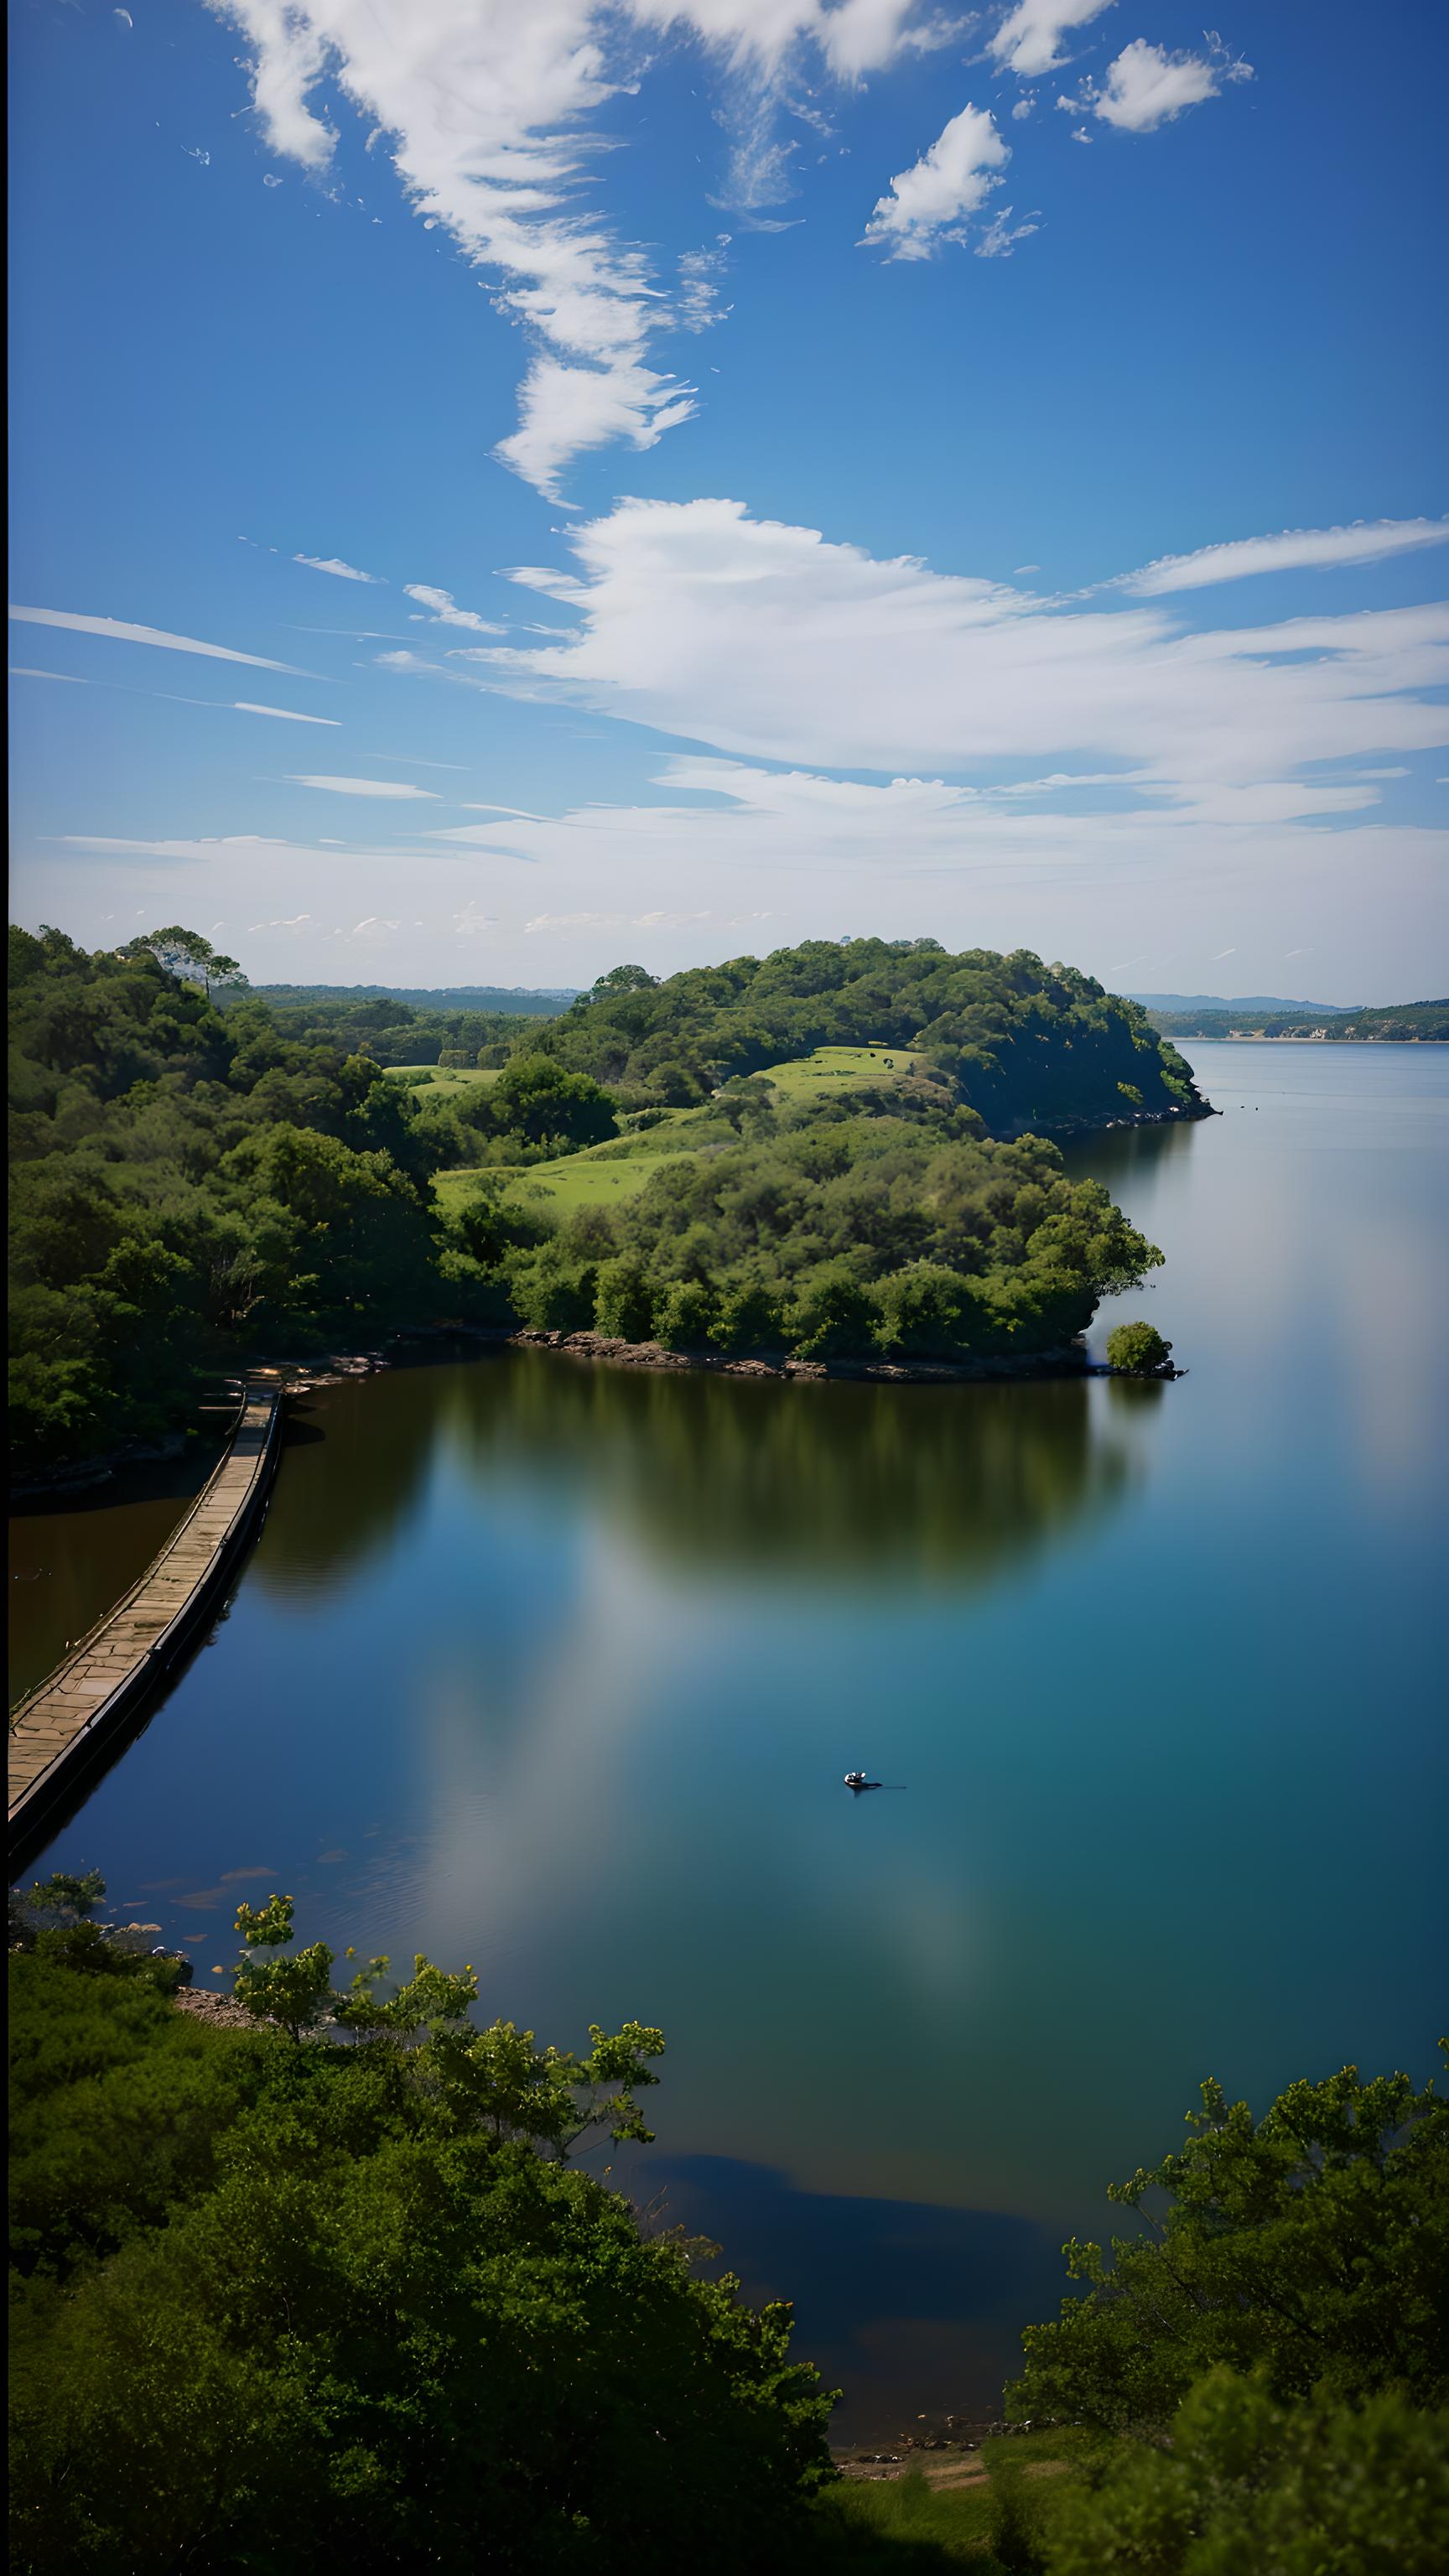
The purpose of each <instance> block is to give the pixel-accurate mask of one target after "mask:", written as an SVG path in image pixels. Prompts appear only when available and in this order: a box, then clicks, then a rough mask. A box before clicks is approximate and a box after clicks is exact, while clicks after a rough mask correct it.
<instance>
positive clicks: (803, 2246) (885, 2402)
mask: <svg viewBox="0 0 1449 2576" xmlns="http://www.w3.org/2000/svg"><path fill="white" fill-rule="evenodd" d="M616 2178H617V2177H616ZM625 2188H626V2189H627V2190H628V2191H629V2193H630V2196H631V2197H632V2198H633V2199H634V2201H635V2202H636V2205H640V2206H642V2207H644V2208H645V2209H646V2210H647V2211H648V2212H649V2219H648V2220H646V2224H647V2223H650V2222H651V2221H652V2222H654V2223H657V2224H659V2225H662V2226H669V2225H681V2224H682V2225H683V2226H685V2227H686V2228H687V2229H688V2230H689V2231H690V2233H691V2234H699V2235H703V2236H707V2237H710V2238H712V2239H713V2240H714V2241H715V2242H716V2243H717V2244H722V2245H724V2246H725V2247H726V2248H733V2249H735V2252H734V2254H733V2256H732V2257H731V2258H730V2260H731V2267H732V2268H733V2269H735V2270H740V2268H741V2267H740V2259H739V2249H741V2248H744V2249H745V2251H744V2256H743V2271H742V2275H741V2277H742V2284H743V2287H744V2290H745V2294H746V2296H747V2297H749V2298H751V2299H763V2298H787V2299H790V2300H793V2302H794V2306H795V2350H796V2352H797V2353H798V2354H799V2355H800V2357H801V2358H802V2359H808V2360H811V2361H813V2362H815V2363H816V2364H817V2366H818V2367H819V2369H820V2370H821V2371H822V2373H823V2374H824V2377H825V2380H826V2383H827V2385H831V2386H834V2385H838V2384H839V2383H840V2382H841V2381H844V2383H845V2386H846V2390H847V2396H846V2402H845V2404H844V2406H843V2407H842V2408H841V2409H840V2410H839V2411H838V2413H837V2414H836V2416H835V2417H834V2419H833V2423H832V2435H833V2438H834V2439H835V2440H837V2441H844V2442H851V2441H857V2440H866V2439H873V2438H875V2437H876V2436H878V2435H881V2436H886V2437H888V2436H889V2434H890V2432H891V2431H892V2429H895V2428H899V2426H900V2425H901V2424H902V2423H907V2422H909V2421H910V2419H911V2418H912V2417H914V2416H916V2415H917V2414H920V2413H924V2412H932V2413H934V2412H936V2411H938V2410H940V2409H942V2408H943V2407H953V2408H956V2409H958V2410H960V2411H961V2412H963V2413H970V2412H974V2411H976V2410H978V2409H979V2410H980V2411H981V2412H982V2413H990V2414H994V2413H995V2412H996V2409H997V2407H998V2406H999V2404H1000V2399H1001V2384H1002V2381H1003V2379H1004V2378H1005V2377H1006V2375H1007V2374H1008V2372H1011V2371H1014V2370H1016V2369H1017V2368H1018V2367H1019V2366H1020V2361H1021V2322H1020V2321H1021V2319H1022V2317H1023V2316H1041V2317H1048V2316H1051V2315H1053V2314H1054V2313H1055V2310H1056V2306H1057V2302H1058V2300H1059V2298H1060V2296H1061V2292H1062V2286H1063V2281H1062V2260H1061V2253H1060V2250H1059V2247H1058V2245H1057V2242H1056V2238H1055V2234H1054V2232H1053V2231H1052V2230H1051V2229H1048V2228H1042V2227H1039V2226H1036V2225H1034V2224H1033V2223H1032V2221H1031V2220H1029V2219H1024V2218H1017V2217H1014V2216H1012V2215H1010V2214H1009V2213H1006V2212H1002V2211H999V2210H981V2209H953V2208H949V2207H942V2206H941V2205H939V2204H938V2203H935V2202H932V2201H914V2200H877V2199H870V2198H866V2197H863V2196H861V2195H859V2194H856V2193H847V2192H812V2191H802V2190H801V2189H800V2188H799V2187H798V2186H797V2185H796V2184H794V2183H793V2182H792V2181H791V2180H790V2178H789V2177H788V2176H787V2175H785V2174H782V2173H777V2172H775V2171H773V2170H772V2169H771V2168H770V2167H769V2166H768V2165H756V2164H748V2163H746V2162H744V2161H743V2160H742V2159H739V2158H736V2157H732V2156H669V2155H660V2154H655V2155H651V2156H649V2157H647V2158H643V2157H641V2158H640V2159H639V2160H638V2163H637V2165H636V2166H635V2168H634V2169H633V2170H632V2171H630V2172H629V2174H628V2175H627V2177H626V2178H625Z"/></svg>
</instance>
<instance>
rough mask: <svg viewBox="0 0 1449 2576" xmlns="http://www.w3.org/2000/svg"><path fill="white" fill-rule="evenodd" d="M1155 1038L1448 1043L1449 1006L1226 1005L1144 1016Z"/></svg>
mask: <svg viewBox="0 0 1449 2576" xmlns="http://www.w3.org/2000/svg"><path fill="white" fill-rule="evenodd" d="M1148 1018H1149V1019H1150V1021H1151V1023H1152V1026H1153V1027H1154V1028H1155V1029H1156V1030H1157V1031H1158V1032H1159V1034H1160V1035H1161V1036H1163V1037H1164V1038H1169V1039H1174V1040H1175V1039H1178V1038H1186V1039H1191V1038H1318V1039H1321V1040H1323V1041H1325V1042H1331V1043H1332V1044H1333V1045H1335V1046H1340V1045H1348V1044H1350V1043H1351V1042H1353V1041H1354V1040H1356V1039H1357V1040H1360V1041H1363V1040H1367V1041H1370V1042H1371V1041H1373V1040H1375V1039H1378V1040H1380V1041H1382V1040H1395V1039H1397V1040H1398V1041H1399V1042H1400V1043H1404V1042H1409V1043H1413V1042H1415V1041H1417V1040H1422V1039H1433V1040H1443V1039H1446V1038H1449V1002H1396V1003H1392V1004H1385V1005H1384V1006H1383V1007H1382V1008H1378V1009H1368V1010H1356V1011H1334V1010H1328V1009H1326V1008H1325V1006H1324V1005H1323V1004H1322V1003H1321V1002H1319V1003H1313V1002H1309V1003H1303V1004H1299V1005H1298V1006H1296V1007H1295V1008H1293V1009H1291V1010H1288V1011H1284V1012H1276V1013H1275V1012H1267V1011H1255V1010H1253V1009H1252V1008H1251V1006H1250V1005H1249V1004H1248V1003H1246V1002H1231V1003H1228V1004H1226V1005H1225V1006H1224V1007H1222V1008H1220V1009H1217V1010H1212V1011H1150V1012H1149V1013H1148Z"/></svg>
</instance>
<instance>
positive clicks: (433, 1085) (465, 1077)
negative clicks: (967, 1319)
mask: <svg viewBox="0 0 1449 2576" xmlns="http://www.w3.org/2000/svg"><path fill="white" fill-rule="evenodd" d="M385 1069H386V1073H387V1077H388V1080H389V1081H390V1082H405V1083H406V1084H407V1086H408V1088H409V1090H411V1091H466V1090H467V1089H468V1087H469V1085H470V1084H471V1083H475V1082H496V1081H497V1080H498V1076H499V1074H500V1073H501V1072H502V1070H503V1068H502V1066H501V1065H491V1064H390V1065H388V1066H387V1067H386V1068H385Z"/></svg>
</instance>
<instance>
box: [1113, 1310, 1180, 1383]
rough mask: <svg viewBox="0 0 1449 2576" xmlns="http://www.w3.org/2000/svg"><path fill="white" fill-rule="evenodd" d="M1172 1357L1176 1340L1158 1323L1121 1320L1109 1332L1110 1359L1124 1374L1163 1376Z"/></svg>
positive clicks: (1130, 1375)
mask: <svg viewBox="0 0 1449 2576" xmlns="http://www.w3.org/2000/svg"><path fill="white" fill-rule="evenodd" d="M1171 1358H1172V1344H1171V1342H1166V1341H1164V1340H1163V1338H1162V1335H1161V1334H1160V1333H1159V1332H1158V1330H1157V1328H1156V1326H1155V1325H1154V1324H1142V1323H1138V1324H1118V1325H1116V1326H1115V1327H1114V1329H1113V1330H1112V1331H1111V1332H1110V1333H1109V1334H1108V1336H1107V1360H1108V1364H1109V1366H1110V1367H1112V1368H1114V1369H1119V1370H1120V1371H1121V1373H1122V1375H1123V1376H1124V1377H1161V1376H1163V1375H1164V1373H1165V1372H1166V1370H1167V1367H1168V1364H1169V1362H1170V1361H1171Z"/></svg>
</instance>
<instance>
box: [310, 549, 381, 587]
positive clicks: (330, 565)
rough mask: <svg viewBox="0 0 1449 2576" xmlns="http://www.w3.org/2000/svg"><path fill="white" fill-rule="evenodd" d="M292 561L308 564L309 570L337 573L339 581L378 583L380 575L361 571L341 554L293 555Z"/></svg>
mask: <svg viewBox="0 0 1449 2576" xmlns="http://www.w3.org/2000/svg"><path fill="white" fill-rule="evenodd" d="M292 561H293V563H299V564H306V566H307V567H308V570H309V571H311V572H330V573H335V574H336V576H337V579H338V580H339V581H370V582H373V583H376V581H377V580H378V575H377V574H376V573H375V572H359V571H358V569H357V566H356V564H350V563H344V562H343V560H342V557H341V556H340V555H293V557H292Z"/></svg>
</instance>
